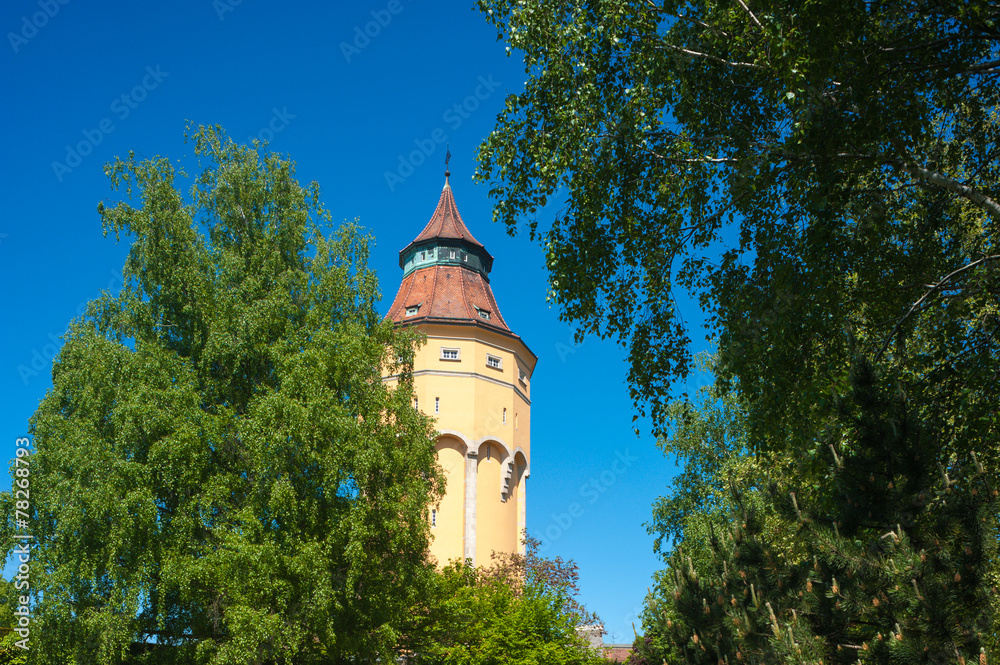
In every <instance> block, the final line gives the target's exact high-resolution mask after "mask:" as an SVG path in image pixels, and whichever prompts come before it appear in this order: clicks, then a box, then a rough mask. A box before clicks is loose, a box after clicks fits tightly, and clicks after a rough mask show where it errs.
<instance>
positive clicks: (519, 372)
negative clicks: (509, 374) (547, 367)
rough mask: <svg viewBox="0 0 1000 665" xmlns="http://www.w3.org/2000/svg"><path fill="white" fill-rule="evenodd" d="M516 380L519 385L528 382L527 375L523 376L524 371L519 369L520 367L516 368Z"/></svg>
mask: <svg viewBox="0 0 1000 665" xmlns="http://www.w3.org/2000/svg"><path fill="white" fill-rule="evenodd" d="M517 380H518V381H520V382H521V383H527V382H528V375H527V374H525V373H524V370H523V369H521V368H520V367H518V368H517Z"/></svg>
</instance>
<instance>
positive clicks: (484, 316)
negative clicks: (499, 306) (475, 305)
mask: <svg viewBox="0 0 1000 665" xmlns="http://www.w3.org/2000/svg"><path fill="white" fill-rule="evenodd" d="M479 318H481V319H486V320H487V321H489V320H490V313H489V312H488V311H486V310H485V309H481V310H479Z"/></svg>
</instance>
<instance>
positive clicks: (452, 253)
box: [450, 250, 455, 258]
mask: <svg viewBox="0 0 1000 665" xmlns="http://www.w3.org/2000/svg"><path fill="white" fill-rule="evenodd" d="M450 258H455V250H451V257H450Z"/></svg>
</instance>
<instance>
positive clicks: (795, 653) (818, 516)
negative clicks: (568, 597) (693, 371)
mask: <svg viewBox="0 0 1000 665" xmlns="http://www.w3.org/2000/svg"><path fill="white" fill-rule="evenodd" d="M851 377H852V386H851V389H850V392H849V393H848V394H846V395H845V396H844V398H843V400H842V402H841V407H840V410H839V417H840V418H841V419H842V420H843V422H844V424H845V425H847V426H846V427H845V428H844V431H845V432H846V435H845V436H840V435H838V438H836V439H831V438H830V437H817V441H816V447H815V448H814V449H813V450H811V451H809V452H808V453H807V454H806V455H804V457H803V459H802V460H798V461H795V462H793V463H792V464H790V465H788V464H787V463H786V462H782V460H781V459H778V458H776V457H775V455H774V453H770V454H766V455H765V454H757V455H753V454H749V453H745V452H744V453H742V454H741V453H739V452H738V451H737V452H736V453H735V454H732V455H729V456H727V457H726V459H725V462H724V465H723V466H729V467H732V466H742V467H748V466H750V467H755V469H756V471H755V474H756V476H757V477H758V482H757V484H756V486H752V485H745V484H741V483H734V482H732V476H731V475H729V477H728V478H727V477H725V476H726V475H727V474H724V473H723V474H720V473H715V474H713V475H710V476H707V477H706V478H705V479H704V480H703V482H704V483H705V484H714V485H715V487H716V491H717V492H719V494H720V496H721V497H723V503H724V505H725V510H726V512H727V514H728V515H729V517H730V519H729V520H719V519H717V513H715V512H712V511H698V510H696V509H695V510H693V511H691V512H689V513H687V514H686V515H685V516H684V518H683V519H682V520H681V523H682V525H683V526H684V527H686V530H685V534H686V535H685V538H684V541H683V544H682V545H680V546H677V547H676V548H675V549H674V551H673V552H672V554H671V555H670V556H669V557H667V564H668V566H667V569H666V570H665V571H662V572H661V573H659V574H658V575H657V577H656V586H655V588H654V589H653V590H652V592H651V594H650V596H649V597H648V599H647V602H648V606H647V609H646V610H645V612H644V615H643V625H644V628H645V636H644V638H643V639H641V640H638V641H637V651H638V652H639V654H640V658H641V659H643V660H645V662H650V663H653V662H657V663H658V662H662V661H663V660H664V659H665V660H667V662H681V661H682V660H683V662H686V663H717V662H718V661H719V660H726V659H728V660H730V661H733V660H735V661H737V662H746V663H774V662H782V661H784V662H803V663H806V662H808V663H819V662H825V663H845V664H847V663H854V662H857V661H860V662H864V663H938V662H968V663H976V662H981V661H980V654H982V657H983V658H984V659H985V660H984V661H982V662H987V661H988V662H996V661H997V659H1000V642H998V640H997V634H998V631H997V628H998V627H1000V615H998V611H997V610H998V608H997V592H996V583H997V576H998V573H1000V564H998V561H1000V559H998V551H997V545H998V538H1000V530H998V524H997V516H998V514H1000V499H998V498H997V488H996V486H995V485H994V484H993V483H992V482H991V479H990V476H991V474H988V473H986V472H985V469H984V468H983V467H982V465H981V464H980V463H979V461H978V458H977V456H970V458H969V459H968V460H959V459H951V460H949V459H948V458H949V453H948V452H947V451H946V450H942V449H941V448H940V447H939V446H938V444H937V441H936V440H935V439H934V437H933V436H932V430H930V429H929V428H927V427H926V424H925V423H922V422H921V421H920V420H919V417H918V416H917V414H916V411H915V410H914V409H912V408H910V405H909V404H908V401H907V399H906V398H905V397H904V396H903V395H901V394H900V393H899V391H898V390H897V389H896V388H895V387H894V386H892V385H891V383H890V382H888V381H886V380H885V378H884V377H880V376H878V375H877V374H876V373H875V372H874V371H873V369H872V367H871V365H870V364H868V363H866V362H864V361H859V362H858V363H857V364H856V365H855V366H854V367H853V368H852V371H851ZM735 408H737V409H738V405H737V406H735ZM733 409H734V405H733V403H732V402H729V403H723V402H719V403H717V404H716V405H710V404H706V405H704V406H703V409H702V414H701V415H702V417H703V420H705V421H716V422H717V421H719V417H718V416H719V414H717V413H715V411H722V412H726V411H732V410H733ZM740 417H741V416H740V415H739V413H728V414H725V413H724V415H723V417H722V419H723V420H727V419H735V420H739V418H740ZM667 445H668V446H669V444H667ZM704 454H705V453H704V451H696V452H695V453H694V455H704ZM816 460H821V461H820V463H819V464H817V463H816ZM683 496H684V495H683V494H681V495H675V497H673V498H674V500H680V499H682V498H683ZM699 527H700V528H699ZM654 528H655V524H654ZM637 660H639V659H638V658H637Z"/></svg>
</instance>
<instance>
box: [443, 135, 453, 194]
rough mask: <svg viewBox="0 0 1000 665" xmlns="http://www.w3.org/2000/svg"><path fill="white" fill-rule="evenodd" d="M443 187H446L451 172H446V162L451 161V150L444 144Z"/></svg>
mask: <svg viewBox="0 0 1000 665" xmlns="http://www.w3.org/2000/svg"><path fill="white" fill-rule="evenodd" d="M444 150H445V152H444V186H445V187H448V186H449V185H448V178H449V177H451V171H449V170H448V162H449V161H450V160H451V149H450V145H449V144H448V143H445V144H444Z"/></svg>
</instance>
